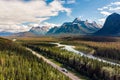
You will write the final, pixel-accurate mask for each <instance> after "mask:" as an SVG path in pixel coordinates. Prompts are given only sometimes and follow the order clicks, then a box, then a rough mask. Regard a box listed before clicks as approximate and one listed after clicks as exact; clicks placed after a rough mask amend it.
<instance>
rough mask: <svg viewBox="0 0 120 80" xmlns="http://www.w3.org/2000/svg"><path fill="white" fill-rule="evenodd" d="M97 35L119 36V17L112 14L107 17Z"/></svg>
mask: <svg viewBox="0 0 120 80" xmlns="http://www.w3.org/2000/svg"><path fill="white" fill-rule="evenodd" d="M95 34H97V35H120V15H119V14H117V13H113V14H111V15H109V16H108V17H107V19H106V21H105V24H104V26H103V28H102V29H100V30H99V31H97V32H96V33H95Z"/></svg>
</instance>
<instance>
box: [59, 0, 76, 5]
mask: <svg viewBox="0 0 120 80" xmlns="http://www.w3.org/2000/svg"><path fill="white" fill-rule="evenodd" d="M58 1H59V2H61V3H62V4H74V3H76V0H58Z"/></svg>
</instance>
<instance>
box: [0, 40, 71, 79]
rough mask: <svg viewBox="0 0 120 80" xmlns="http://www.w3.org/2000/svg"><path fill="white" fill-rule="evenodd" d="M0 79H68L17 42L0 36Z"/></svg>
mask: <svg viewBox="0 0 120 80" xmlns="http://www.w3.org/2000/svg"><path fill="white" fill-rule="evenodd" d="M0 80H70V79H69V78H68V77H66V76H65V75H63V74H62V73H60V72H59V71H58V70H56V69H54V68H53V67H52V66H50V65H49V64H47V63H46V62H44V60H43V59H38V58H37V57H36V56H34V55H32V53H31V52H29V51H27V50H26V49H25V48H23V47H22V46H20V45H19V44H16V43H13V42H12V41H10V40H6V39H2V38H0Z"/></svg>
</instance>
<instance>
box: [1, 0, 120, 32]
mask: <svg viewBox="0 0 120 80" xmlns="http://www.w3.org/2000/svg"><path fill="white" fill-rule="evenodd" d="M0 8H1V9H0V31H7V32H24V31H28V30H29V29H30V28H31V27H33V26H37V25H40V26H42V25H44V26H49V27H53V26H55V25H57V26H58V25H62V24H63V23H64V22H71V21H73V20H74V19H75V18H77V17H79V18H80V19H81V20H88V21H90V22H92V21H96V22H97V23H99V24H103V23H104V21H105V19H106V17H107V16H108V15H110V14H112V13H114V12H117V13H120V0H14V1H13V0H0ZM3 26H4V27H3Z"/></svg>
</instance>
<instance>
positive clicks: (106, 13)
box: [100, 11, 111, 16]
mask: <svg viewBox="0 0 120 80" xmlns="http://www.w3.org/2000/svg"><path fill="white" fill-rule="evenodd" d="M100 13H101V14H103V15H105V16H108V15H110V14H111V13H110V12H107V11H101V12H100Z"/></svg>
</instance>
